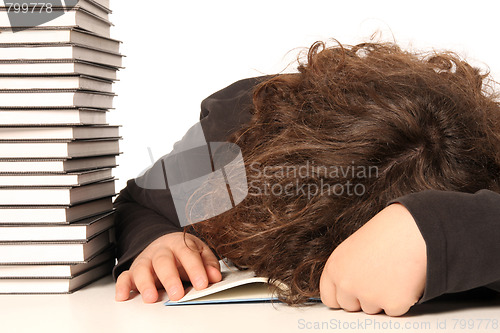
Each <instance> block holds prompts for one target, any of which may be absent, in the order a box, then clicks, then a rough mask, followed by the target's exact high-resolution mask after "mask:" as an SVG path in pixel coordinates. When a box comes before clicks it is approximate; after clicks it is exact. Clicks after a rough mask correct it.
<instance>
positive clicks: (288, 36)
mask: <svg viewBox="0 0 500 333" xmlns="http://www.w3.org/2000/svg"><path fill="white" fill-rule="evenodd" d="M111 9H112V10H113V15H111V20H112V21H113V23H114V24H115V27H114V28H113V30H112V37H114V38H116V39H120V40H122V41H123V45H122V49H121V50H122V53H123V54H125V55H126V56H127V57H126V58H125V60H124V66H125V67H126V68H125V69H123V70H122V71H121V72H120V73H119V78H120V82H118V83H117V84H116V85H115V91H116V93H117V94H118V95H119V96H118V97H117V98H116V100H115V107H116V109H115V110H113V111H111V112H110V113H109V117H108V119H109V121H110V123H112V124H121V125H123V127H122V129H121V135H122V136H123V140H122V141H121V150H122V151H123V155H122V156H120V158H119V164H120V166H119V167H118V168H117V169H116V170H115V176H117V177H118V178H120V180H119V181H118V182H117V190H119V189H121V188H122V187H123V186H125V182H126V180H128V179H130V178H134V177H135V176H137V175H138V173H139V172H140V171H141V170H143V169H144V168H145V167H147V166H148V165H149V164H150V159H149V154H148V147H150V148H151V150H152V152H153V155H154V157H155V158H159V157H160V156H162V155H164V154H166V153H168V152H169V151H170V149H171V148H172V145H173V143H174V142H175V141H177V140H179V139H180V138H181V137H182V135H183V134H184V133H185V131H186V130H187V129H188V128H189V127H190V126H191V125H193V124H195V123H196V122H197V121H198V117H199V111H200V107H199V105H200V102H201V100H202V99H203V98H205V97H206V96H208V95H210V94H211V93H212V92H215V91H216V90H219V89H221V88H223V87H225V86H227V85H229V84H230V83H232V82H234V81H236V80H238V79H241V78H245V77H251V76H257V75H262V74H274V73H277V72H280V71H283V70H284V69H285V68H286V67H287V65H288V64H289V63H290V62H292V61H293V60H294V59H295V58H296V56H297V54H298V52H299V51H300V50H301V49H297V48H305V47H309V46H310V45H311V44H312V43H313V42H314V41H316V40H324V41H328V40H329V39H331V38H336V39H337V40H339V41H340V42H341V43H343V44H356V43H358V42H362V41H368V40H369V39H370V36H371V35H372V34H373V33H375V32H377V31H379V32H381V34H382V39H380V38H379V39H378V40H385V41H387V40H395V41H396V42H398V43H399V44H400V45H401V46H402V47H404V48H407V49H408V48H412V49H424V50H431V49H433V48H434V49H451V50H454V51H456V52H458V53H459V54H461V55H462V56H463V57H465V58H466V59H468V60H469V61H471V62H472V63H474V64H476V65H477V66H481V67H484V68H485V67H486V65H488V66H489V68H490V70H491V72H492V73H493V75H494V77H495V78H496V79H497V80H500V46H499V45H500V44H499V40H500V38H499V37H500V36H499V32H500V23H498V22H499V20H498V18H499V13H500V2H499V1H496V0H493V1H474V2H466V1H437V0H435V1H418V2H417V1H412V2H409V1H349V2H348V1H326V0H324V1H320V0H312V1H311V0H308V1H305V0H303V1H272V0H268V1H260V0H259V1H257V0H253V1H234V0H233V1H175V2H174V1H131V0H111ZM295 67H296V66H293V65H292V66H291V67H289V69H288V70H293V69H294V68H295Z"/></svg>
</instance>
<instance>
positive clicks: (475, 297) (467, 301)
mask: <svg viewBox="0 0 500 333" xmlns="http://www.w3.org/2000/svg"><path fill="white" fill-rule="evenodd" d="M489 307H500V293H498V292H495V291H493V290H490V289H487V288H477V289H472V290H468V291H464V292H461V293H455V294H448V295H442V296H440V297H437V298H435V299H433V300H430V301H428V302H425V303H423V304H418V305H415V306H414V307H412V308H411V309H410V311H408V313H406V314H405V317H413V316H420V315H423V314H431V313H444V312H450V311H457V310H462V309H463V310H465V309H474V308H489Z"/></svg>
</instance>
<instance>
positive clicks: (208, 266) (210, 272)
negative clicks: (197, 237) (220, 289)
mask: <svg viewBox="0 0 500 333" xmlns="http://www.w3.org/2000/svg"><path fill="white" fill-rule="evenodd" d="M200 255H201V259H202V260H203V264H204V265H205V271H206V273H207V277H208V282H210V283H216V282H219V281H220V280H221V279H222V274H221V273H220V264H219V260H217V257H216V256H215V255H214V253H213V252H212V250H210V248H209V247H208V246H206V245H205V244H203V248H202V251H201V253H200Z"/></svg>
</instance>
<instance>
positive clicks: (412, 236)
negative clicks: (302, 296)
mask: <svg viewBox="0 0 500 333" xmlns="http://www.w3.org/2000/svg"><path fill="white" fill-rule="evenodd" d="M426 268H427V255H426V245H425V241H424V239H423V237H422V235H421V233H420V231H419V229H418V227H417V225H416V223H415V221H414V219H413V217H412V215H411V214H410V213H409V212H408V210H407V209H406V208H405V207H404V206H403V205H401V204H392V205H390V206H388V207H386V208H385V209H383V210H382V211H380V212H379V213H378V214H377V215H375V216H374V217H373V218H372V219H371V220H370V221H368V222H367V223H366V224H365V225H364V226H362V227H361V228H360V229H358V230H357V231H356V232H355V233H353V234H352V235H351V236H350V237H348V238H347V239H346V240H345V241H343V242H342V243H341V244H340V245H339V246H338V247H337V248H336V249H335V250H334V251H333V252H332V254H331V255H330V258H328V261H327V262H326V265H325V268H324V270H323V274H322V275H321V280H320V286H319V288H320V294H321V300H322V302H323V303H324V304H325V305H327V306H329V307H331V308H343V309H345V310H347V311H360V310H363V311H364V312H366V313H368V314H375V313H379V312H381V311H382V310H384V311H385V313H386V314H388V315H389V316H401V315H403V314H405V313H406V312H407V311H408V310H409V309H410V307H411V306H412V305H414V304H415V303H416V302H418V300H419V298H420V297H421V296H422V294H423V291H424V286H425V279H426Z"/></svg>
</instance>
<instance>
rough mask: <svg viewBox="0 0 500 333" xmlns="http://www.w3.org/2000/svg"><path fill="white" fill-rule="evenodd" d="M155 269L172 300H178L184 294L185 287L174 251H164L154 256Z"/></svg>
mask: <svg viewBox="0 0 500 333" xmlns="http://www.w3.org/2000/svg"><path fill="white" fill-rule="evenodd" d="M153 269H154V270H155V272H156V275H157V276H158V279H159V280H160V282H161V284H162V285H163V287H164V288H165V290H166V291H167V294H168V298H169V299H170V300H172V301H178V300H179V299H181V298H182V297H183V296H184V287H183V286H182V281H181V279H180V276H179V271H178V269H177V265H176V261H175V258H174V256H173V254H172V252H169V251H164V253H162V254H161V255H157V256H155V257H154V258H153Z"/></svg>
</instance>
